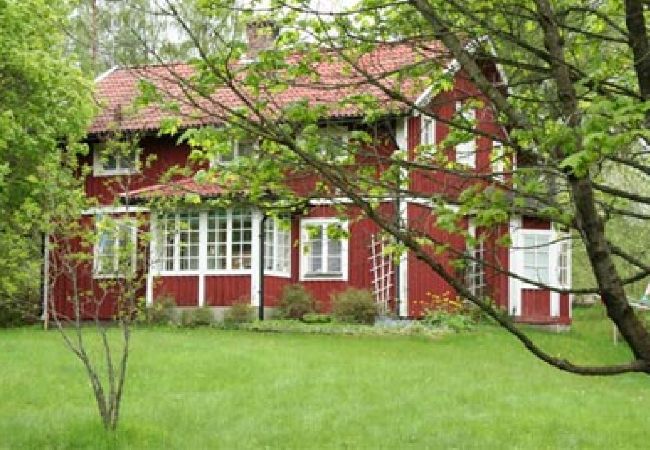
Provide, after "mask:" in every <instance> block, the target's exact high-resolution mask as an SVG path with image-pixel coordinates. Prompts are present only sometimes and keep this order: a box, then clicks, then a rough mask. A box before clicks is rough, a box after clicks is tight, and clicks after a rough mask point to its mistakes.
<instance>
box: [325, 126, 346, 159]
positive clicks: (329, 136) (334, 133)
mask: <svg viewBox="0 0 650 450" xmlns="http://www.w3.org/2000/svg"><path fill="white" fill-rule="evenodd" d="M320 139H321V143H320V152H321V156H322V157H323V159H324V160H325V161H328V162H335V163H345V162H347V161H349V160H350V156H351V155H350V154H349V150H350V149H349V147H348V139H349V133H348V129H347V128H345V127H339V126H332V127H327V128H323V129H322V133H321V137H320Z"/></svg>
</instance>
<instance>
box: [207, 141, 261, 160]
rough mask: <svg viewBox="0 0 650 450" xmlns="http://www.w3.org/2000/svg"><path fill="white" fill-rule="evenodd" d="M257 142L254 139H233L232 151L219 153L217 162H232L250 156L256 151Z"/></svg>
mask: <svg viewBox="0 0 650 450" xmlns="http://www.w3.org/2000/svg"><path fill="white" fill-rule="evenodd" d="M256 147H257V144H256V142H255V141H253V140H242V141H233V143H232V146H231V147H230V151H229V152H228V153H222V154H219V155H217V157H216V160H215V162H216V163H218V164H231V163H233V162H235V161H237V159H238V158H242V157H243V158H249V157H251V156H253V154H254V153H255V149H256Z"/></svg>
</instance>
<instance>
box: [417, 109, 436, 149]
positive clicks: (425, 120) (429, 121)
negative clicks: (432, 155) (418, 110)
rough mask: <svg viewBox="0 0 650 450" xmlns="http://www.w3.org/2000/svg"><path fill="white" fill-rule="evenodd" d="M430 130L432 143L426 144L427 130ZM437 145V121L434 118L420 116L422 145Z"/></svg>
mask: <svg viewBox="0 0 650 450" xmlns="http://www.w3.org/2000/svg"><path fill="white" fill-rule="evenodd" d="M427 127H428V128H429V129H430V132H429V136H430V139H429V141H430V142H425V141H427V139H425V136H426V132H425V130H426V128H427ZM435 144H436V119H435V118H434V117H433V116H425V115H421V116H420V145H435Z"/></svg>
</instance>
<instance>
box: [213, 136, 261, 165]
mask: <svg viewBox="0 0 650 450" xmlns="http://www.w3.org/2000/svg"><path fill="white" fill-rule="evenodd" d="M244 141H245V142H251V143H252V144H253V150H257V149H258V148H259V142H258V141H257V140H251V141H249V140H247V139H244ZM240 142H241V140H237V139H235V140H233V141H232V144H231V145H232V159H231V160H230V161H223V159H222V158H223V156H224V155H222V154H217V155H214V158H212V159H210V168H214V167H218V166H228V165H230V164H236V163H237V159H239V143H240Z"/></svg>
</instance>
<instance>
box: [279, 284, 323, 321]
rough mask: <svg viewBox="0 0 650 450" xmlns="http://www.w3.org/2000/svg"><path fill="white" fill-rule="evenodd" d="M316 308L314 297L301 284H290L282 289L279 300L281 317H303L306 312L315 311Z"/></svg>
mask: <svg viewBox="0 0 650 450" xmlns="http://www.w3.org/2000/svg"><path fill="white" fill-rule="evenodd" d="M315 309H316V301H315V300H314V297H313V296H312V295H311V293H309V292H307V290H306V289H305V288H304V286H302V285H301V284H289V285H287V286H285V287H284V288H283V289H282V295H281V296H280V300H279V302H278V313H279V315H280V317H282V318H285V319H302V317H303V316H304V315H305V314H308V313H313V312H314V311H315Z"/></svg>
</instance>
